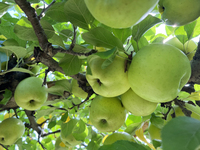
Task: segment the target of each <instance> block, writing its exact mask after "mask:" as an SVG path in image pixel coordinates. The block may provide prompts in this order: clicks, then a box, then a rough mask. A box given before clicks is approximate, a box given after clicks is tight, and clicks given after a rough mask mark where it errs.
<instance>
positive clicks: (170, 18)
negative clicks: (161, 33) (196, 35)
mask: <svg viewBox="0 0 200 150" xmlns="http://www.w3.org/2000/svg"><path fill="white" fill-rule="evenodd" d="M158 8H159V12H160V13H161V18H162V20H163V21H164V22H165V23H166V24H167V25H176V26H182V25H186V24H188V23H190V22H192V21H194V20H196V19H197V18H198V17H199V16H200V1H199V0H182V1H177V0H160V1H159V2H158Z"/></svg>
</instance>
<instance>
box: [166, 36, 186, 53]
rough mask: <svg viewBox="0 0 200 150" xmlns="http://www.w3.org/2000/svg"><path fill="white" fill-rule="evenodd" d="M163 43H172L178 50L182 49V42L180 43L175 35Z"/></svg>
mask: <svg viewBox="0 0 200 150" xmlns="http://www.w3.org/2000/svg"><path fill="white" fill-rule="evenodd" d="M165 44H170V45H173V46H175V47H177V48H178V49H180V50H183V49H184V47H183V43H181V42H180V41H179V39H178V38H177V37H173V38H171V39H169V40H168V41H166V42H165Z"/></svg>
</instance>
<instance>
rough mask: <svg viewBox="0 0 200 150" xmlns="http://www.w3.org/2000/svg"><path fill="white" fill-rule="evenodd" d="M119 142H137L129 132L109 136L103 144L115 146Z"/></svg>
mask: <svg viewBox="0 0 200 150" xmlns="http://www.w3.org/2000/svg"><path fill="white" fill-rule="evenodd" d="M118 140H126V141H131V142H135V140H134V138H133V136H131V135H130V134H128V133H127V132H114V133H112V134H110V135H108V137H107V138H106V139H105V140H104V142H103V144H104V145H109V144H113V143H115V142H116V141H118Z"/></svg>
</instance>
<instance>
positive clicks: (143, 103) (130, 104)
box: [121, 89, 157, 116]
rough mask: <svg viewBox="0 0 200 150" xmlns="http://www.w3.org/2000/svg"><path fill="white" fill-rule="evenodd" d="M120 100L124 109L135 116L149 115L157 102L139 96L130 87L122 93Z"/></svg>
mask: <svg viewBox="0 0 200 150" xmlns="http://www.w3.org/2000/svg"><path fill="white" fill-rule="evenodd" d="M121 100H122V104H123V106H124V107H125V109H126V110H128V111H129V112H130V113H132V114H133V115H135V116H147V115H150V114H151V113H153V112H154V111H155V109H156V107H157V103H153V102H150V101H147V100H145V99H143V98H141V97H140V96H138V95H137V94H136V93H135V92H134V91H133V90H132V89H129V90H128V91H127V92H125V93H124V94H122V95H121Z"/></svg>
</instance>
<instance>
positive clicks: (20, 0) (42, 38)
mask: <svg viewBox="0 0 200 150" xmlns="http://www.w3.org/2000/svg"><path fill="white" fill-rule="evenodd" d="M15 2H16V4H17V5H19V7H20V8H21V9H22V10H23V11H24V13H25V14H26V16H27V17H28V20H29V21H30V22H31V24H32V26H33V29H34V31H35V34H36V36H37V38H38V41H39V43H40V46H41V48H42V49H43V50H44V51H45V49H47V47H48V45H49V44H50V43H49V42H48V39H47V36H46V34H45V32H44V30H43V28H42V26H41V24H40V20H39V18H38V16H37V14H36V12H35V9H34V8H33V7H31V5H30V3H29V2H27V1H26V0H15Z"/></svg>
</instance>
